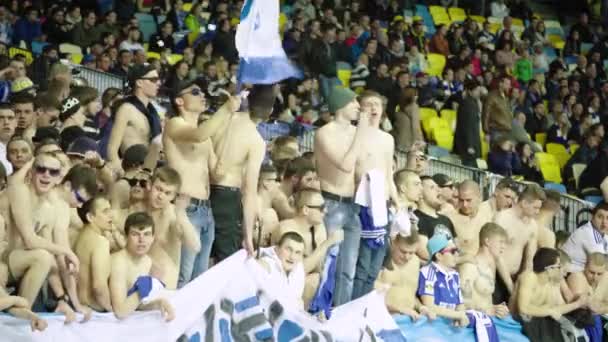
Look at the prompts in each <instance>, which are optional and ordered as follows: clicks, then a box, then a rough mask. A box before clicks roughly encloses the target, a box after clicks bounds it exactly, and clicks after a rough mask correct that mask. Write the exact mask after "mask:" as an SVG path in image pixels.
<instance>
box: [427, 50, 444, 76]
mask: <svg viewBox="0 0 608 342" xmlns="http://www.w3.org/2000/svg"><path fill="white" fill-rule="evenodd" d="M427 61H428V64H429V65H428V67H427V69H426V73H427V74H429V76H441V74H442V73H443V68H445V62H446V60H445V56H444V55H440V54H437V53H429V54H428V55H427Z"/></svg>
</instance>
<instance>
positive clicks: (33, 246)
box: [0, 0, 608, 341]
mask: <svg viewBox="0 0 608 342" xmlns="http://www.w3.org/2000/svg"><path fill="white" fill-rule="evenodd" d="M452 2H453V1H444V0H442V1H441V2H440V3H441V5H443V6H445V7H437V6H435V7H434V6H430V7H428V6H427V5H433V4H429V3H426V2H425V4H414V3H413V1H396V0H391V1H358V0H354V1H348V0H341V1H338V0H333V1H332V0H314V1H313V0H295V1H294V0H292V1H284V3H283V7H282V8H283V12H282V13H281V19H280V25H281V31H282V32H281V33H282V35H283V48H284V50H285V52H286V53H287V55H288V56H289V57H290V58H291V59H292V60H293V61H294V62H295V63H296V64H297V65H298V66H299V67H300V68H301V69H302V70H304V78H303V79H301V80H295V79H289V80H285V81H284V82H281V83H280V84H277V85H245V87H244V88H246V89H247V91H246V92H240V93H238V94H237V73H238V66H239V55H238V52H237V50H236V48H235V30H236V27H237V25H238V22H239V16H240V11H241V8H242V7H243V5H244V4H243V1H215V0H210V1H202V2H198V1H195V2H193V3H191V2H185V1H182V0H174V1H168V0H166V1H159V0H157V1H153V0H137V1H135V0H123V1H115V2H113V1H88V0H73V1H53V2H47V1H35V0H32V1H29V0H28V1H3V2H0V100H1V101H2V102H1V103H0V162H1V163H0V214H1V215H0V219H1V220H0V223H1V224H0V242H1V243H0V255H1V256H2V257H1V258H0V308H1V309H2V310H5V311H6V312H8V313H10V314H13V315H15V316H18V317H22V318H25V319H29V320H31V322H32V328H33V329H38V330H44V329H45V328H46V322H45V320H44V319H42V318H41V317H40V316H39V315H37V314H36V313H37V312H58V313H61V314H63V315H65V317H66V321H67V322H72V321H74V320H76V317H77V316H76V313H81V314H83V317H84V320H88V319H89V318H90V317H91V313H92V312H93V311H96V312H114V314H115V315H116V317H117V318H124V317H126V316H128V315H130V314H131V313H133V312H134V311H136V310H160V311H161V312H162V314H163V316H164V318H166V319H167V320H171V319H173V318H174V312H173V308H172V307H171V305H170V304H169V302H168V301H167V300H166V299H165V298H163V297H154V293H153V292H154V290H155V289H157V288H158V287H159V286H161V285H159V284H160V283H162V286H164V287H165V288H166V289H168V290H176V289H179V288H181V287H182V286H184V285H185V284H187V283H188V282H190V281H191V280H192V279H194V278H196V277H197V276H199V275H200V274H202V273H203V272H205V271H206V270H207V269H208V268H209V267H211V266H212V265H213V264H216V263H218V262H221V261H222V260H224V259H226V258H227V257H229V256H230V255H232V254H234V253H235V252H237V251H238V250H240V249H241V248H244V249H245V250H247V252H248V253H249V254H250V255H252V256H255V255H256V254H257V255H258V259H259V262H260V265H261V266H262V267H263V268H264V269H266V270H267V271H268V273H269V274H270V275H271V277H272V279H274V280H276V281H277V282H281V283H284V284H285V286H286V288H287V289H289V291H291V293H290V295H291V298H293V300H294V302H295V303H297V305H298V306H299V307H300V308H301V309H302V310H309V309H310V310H311V311H313V312H314V313H315V314H318V313H319V312H322V311H323V310H322V309H323V308H325V307H328V306H330V307H331V306H338V305H341V304H345V303H347V302H349V301H351V300H353V299H356V298H359V297H362V296H364V295H365V294H367V293H369V292H371V291H372V290H374V289H378V290H379V291H383V292H385V293H386V305H387V308H388V309H389V311H390V312H391V313H395V314H404V315H408V316H410V317H412V318H413V319H417V318H419V317H420V316H427V317H428V318H430V319H434V318H435V317H445V318H448V319H451V320H453V321H454V324H455V325H456V326H459V327H467V326H469V325H470V320H471V316H470V314H468V312H469V311H468V310H476V311H479V312H482V313H484V314H486V315H488V316H495V317H499V318H503V317H506V316H509V315H512V316H513V317H515V318H516V319H517V320H518V321H520V322H521V324H522V327H523V332H524V333H525V334H526V336H528V337H529V338H530V340H531V341H562V340H563V341H570V340H576V338H579V337H581V336H583V338H585V337H586V338H587V340H589V341H602V339H604V341H605V339H606V338H607V337H606V336H607V334H608V332H606V331H604V330H605V328H604V325H605V324H606V321H605V319H606V318H605V317H606V315H608V272H606V271H607V269H608V204H607V203H606V202H604V201H603V200H600V201H599V203H598V204H597V205H596V206H595V208H594V209H593V212H592V217H591V220H590V221H589V222H587V223H585V224H583V225H582V226H581V227H569V228H571V231H570V232H566V231H557V232H555V231H554V230H553V222H554V217H555V216H556V215H557V214H558V213H559V211H560V210H561V208H560V193H559V192H558V191H555V190H546V189H543V188H542V187H541V186H546V185H547V184H552V185H553V186H550V187H551V188H553V189H558V190H561V191H564V192H565V191H568V192H570V193H572V194H577V195H580V196H581V197H585V196H590V195H595V196H599V197H600V198H603V199H604V200H606V201H608V145H607V144H606V139H607V138H606V137H605V126H606V124H607V122H608V78H607V76H606V68H605V67H604V60H606V59H608V36H605V35H604V33H603V30H602V28H601V26H597V25H594V24H591V23H590V20H589V15H588V13H587V12H581V14H580V17H579V18H577V21H576V23H575V24H573V25H571V27H570V29H569V31H568V34H567V35H565V34H564V32H563V30H562V31H561V32H562V35H563V36H564V38H565V39H564V40H561V41H559V40H557V39H556V38H555V36H556V34H555V32H556V31H552V32H554V33H549V28H548V27H546V25H545V21H544V20H543V18H541V17H540V16H539V15H538V14H535V13H533V11H532V10H531V9H530V7H529V4H528V1H525V0H513V1H508V2H507V3H506V4H505V2H504V1H502V0H498V1H493V2H492V3H491V4H490V6H489V13H487V14H488V15H487V17H486V13H482V15H481V16H480V15H479V14H480V13H476V12H475V11H477V10H478V9H477V8H476V7H477V6H474V5H475V2H473V4H472V6H471V7H469V6H463V7H465V8H464V9H460V8H457V7H449V6H452V5H453V6H455V5H456V4H455V3H454V4H452ZM464 5H466V3H465V4H464ZM448 7H449V8H448ZM454 8H455V9H454ZM446 9H449V11H446ZM442 10H443V11H442ZM448 12H449V14H448ZM444 14H445V15H444ZM144 17H145V18H150V20H151V21H152V23H153V28H152V30H149V27H148V26H146V30H148V31H146V34H145V35H144V32H142V30H143V29H144V25H143V24H142V22H143V19H142V18H144ZM446 17H447V19H446ZM435 24H437V25H435ZM551 28H552V29H555V26H552V27H551ZM560 30H561V27H560ZM558 35H559V34H558ZM144 36H145V37H146V38H147V39H146V40H145V41H144ZM585 47H587V49H586V51H583V50H585ZM68 50H69V51H68ZM78 51H80V53H78ZM74 64H81V65H82V66H83V67H86V68H88V69H93V70H97V71H99V72H100V75H109V74H113V75H115V76H116V77H121V78H123V79H124V80H125V81H127V87H126V88H125V89H122V88H106V89H98V88H96V87H95V86H96V85H95V84H93V82H90V84H89V83H87V81H86V80H84V79H83V78H81V77H79V75H78V71H79V70H84V69H82V68H81V67H75V66H74ZM162 99H167V100H162ZM244 108H246V110H243V109H244ZM277 121H280V122H284V123H287V124H289V129H288V130H287V132H283V133H281V134H277V132H274V131H272V129H270V128H272V127H274V126H273V124H274V123H275V122H277ZM311 134H314V146H304V145H303V144H302V141H303V139H302V136H303V135H309V136H310V135H311ZM310 148H312V149H311V150H309V149H310ZM438 148H439V151H443V152H444V153H446V154H447V153H449V152H453V154H455V155H457V156H458V158H459V159H460V160H461V162H462V164H464V165H467V166H471V167H486V168H487V169H488V170H489V171H491V172H494V173H496V174H499V175H502V176H505V178H504V179H502V180H501V181H500V182H499V183H498V185H497V186H496V187H495V189H493V191H492V193H491V195H490V197H489V198H487V199H484V198H483V191H482V189H480V186H479V184H478V183H477V182H475V181H474V180H463V181H460V182H456V180H454V179H451V178H450V177H448V176H447V175H445V174H429V170H428V156H427V154H426V153H427V152H429V153H430V151H431V149H434V150H435V151H437V150H438ZM442 149H443V150H442ZM396 153H401V154H404V155H406V156H407V161H406V166H405V168H400V169H397V168H396V163H395V158H394V156H395V154H396ZM484 164H485V165H484ZM580 164H583V168H581V167H579V166H577V165H580ZM585 165H586V167H585ZM556 168H557V170H556ZM583 169H584V170H583ZM514 178H517V179H520V180H526V181H527V183H526V185H525V186H524V187H523V188H522V186H521V183H516V182H515V181H514V180H513V179H514ZM562 180H563V184H562V185H561V186H557V187H556V186H555V184H554V183H562ZM260 248H261V252H260V250H259V249H260ZM256 249H257V250H258V252H257V253H256ZM329 256H334V257H336V260H335V270H334V272H333V274H332V276H335V286H334V287H333V288H331V289H330V292H331V293H332V295H333V302H331V303H322V302H320V300H319V299H320V298H323V297H324V296H321V295H320V293H322V292H323V291H325V290H327V289H326V287H327V283H328V282H327V281H326V280H327V279H325V278H326V275H327V272H324V271H326V270H325V267H327V262H326V261H327V260H328V258H329ZM330 283H331V282H330ZM319 316H320V319H323V317H322V316H323V314H319Z"/></svg>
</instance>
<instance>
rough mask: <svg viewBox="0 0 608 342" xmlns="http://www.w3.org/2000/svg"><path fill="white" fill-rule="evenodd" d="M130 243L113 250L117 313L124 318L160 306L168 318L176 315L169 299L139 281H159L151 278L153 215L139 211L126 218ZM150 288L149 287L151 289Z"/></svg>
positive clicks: (113, 293)
mask: <svg viewBox="0 0 608 342" xmlns="http://www.w3.org/2000/svg"><path fill="white" fill-rule="evenodd" d="M125 234H126V235H127V246H126V247H125V249H123V250H121V251H119V252H116V253H114V254H112V260H111V262H112V266H111V272H110V296H111V298H112V308H113V309H114V315H116V317H117V318H118V319H124V318H126V317H127V316H129V315H130V314H131V313H133V312H135V310H138V309H139V310H160V312H161V315H162V316H163V317H164V318H165V320H166V321H171V320H172V319H173V318H174V313H173V307H172V306H171V304H169V302H168V301H167V300H166V299H164V298H162V297H160V298H150V300H147V299H148V297H149V296H153V295H154V294H151V293H150V292H146V290H145V287H144V286H141V287H140V286H137V285H138V282H139V281H142V282H143V281H145V280H148V281H151V282H157V281H158V280H156V279H150V277H151V273H150V272H151V270H152V258H150V257H149V256H148V252H149V251H150V248H151V247H152V243H153V242H154V221H153V220H152V217H150V215H148V214H146V213H143V212H139V213H133V214H131V215H129V217H127V221H126V222H125ZM148 291H149V289H148Z"/></svg>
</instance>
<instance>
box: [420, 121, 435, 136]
mask: <svg viewBox="0 0 608 342" xmlns="http://www.w3.org/2000/svg"><path fill="white" fill-rule="evenodd" d="M421 121H422V130H423V131H424V135H426V137H427V138H430V137H431V132H432V131H433V128H435V126H437V125H438V122H439V118H438V117H437V116H429V117H427V118H425V119H424V120H421Z"/></svg>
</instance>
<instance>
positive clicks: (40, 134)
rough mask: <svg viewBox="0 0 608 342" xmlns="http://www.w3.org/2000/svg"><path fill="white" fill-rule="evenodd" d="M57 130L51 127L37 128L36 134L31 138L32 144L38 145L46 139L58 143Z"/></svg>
mask: <svg viewBox="0 0 608 342" xmlns="http://www.w3.org/2000/svg"><path fill="white" fill-rule="evenodd" d="M59 137H60V136H59V130H57V128H55V127H52V126H47V127H38V128H37V129H36V133H35V134H34V136H33V137H32V142H34V143H39V142H42V141H44V140H46V139H53V140H56V141H59Z"/></svg>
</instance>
